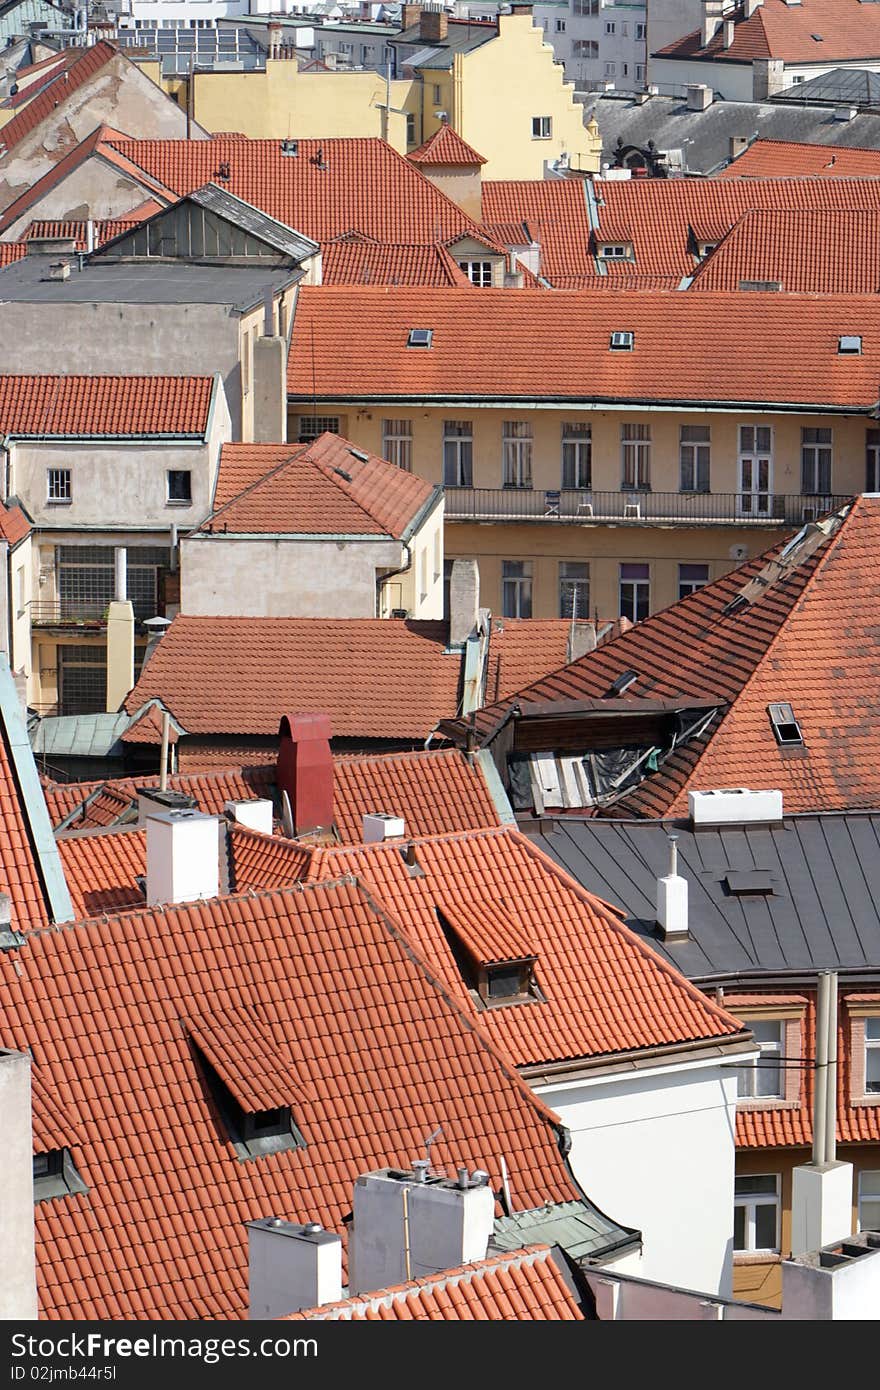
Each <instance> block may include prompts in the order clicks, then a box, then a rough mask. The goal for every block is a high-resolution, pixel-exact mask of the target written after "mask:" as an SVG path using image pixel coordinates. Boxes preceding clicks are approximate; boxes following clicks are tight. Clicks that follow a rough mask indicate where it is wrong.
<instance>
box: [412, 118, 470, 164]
mask: <svg viewBox="0 0 880 1390" xmlns="http://www.w3.org/2000/svg"><path fill="white" fill-rule="evenodd" d="M407 159H408V160H410V162H411V163H413V164H416V165H419V166H422V167H430V166H432V165H434V166H437V165H440V166H441V167H443V168H447V169H450V168H452V169H460V168H466V167H467V166H469V165H479V164H485V163H486V159H485V157H484V156H483V155H481V154H477V151H476V150H475V149H474V147H473V145H469V144H468V143H467V141H466V140H462V138H461V136H460V135H459V134H458V132H457V131H455V130H453V129H452V126H451V125H441V127H440V129H439V130H435V131H434V134H433V135H429V136H428V138H427V140H426V141H425V142H424V144H422V145H419V148H418V149H417V150H413V151H412V152H411V153H410V154H408V155H407Z"/></svg>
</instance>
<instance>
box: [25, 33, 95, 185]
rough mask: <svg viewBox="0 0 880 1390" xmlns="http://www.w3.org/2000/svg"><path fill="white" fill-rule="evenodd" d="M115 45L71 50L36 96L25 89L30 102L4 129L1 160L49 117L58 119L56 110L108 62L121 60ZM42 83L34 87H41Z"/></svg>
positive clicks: (27, 100)
mask: <svg viewBox="0 0 880 1390" xmlns="http://www.w3.org/2000/svg"><path fill="white" fill-rule="evenodd" d="M118 56H119V54H118V50H117V49H116V47H115V46H114V45H113V44H110V43H107V42H106V40H104V39H100V40H99V41H98V42H97V43H96V44H92V45H91V47H89V48H71V49H68V51H67V53H66V54H64V56H63V59H62V60H61V61H60V62H59V63H58V65H57V66H55V67H53V68H51V69H49V74H50V75H49V79H48V82H46V83H45V84H44V85H43V86H42V88H41V89H40V90H38V91H37V92H36V94H35V95H33V96H32V95H31V90H32V89H31V88H30V87H27V88H25V90H24V92H22V93H21V94H20V96H21V97H22V98H23V99H24V100H25V101H26V105H24V108H23V110H21V111H20V112H19V113H18V114H17V115H15V116H13V118H12V120H11V121H7V123H6V125H4V126H0V158H2V157H3V156H4V155H8V154H9V153H10V152H11V151H12V150H14V149H15V147H16V145H18V144H20V142H21V141H22V140H23V139H24V137H25V136H26V135H28V134H29V133H30V132H31V131H32V130H35V129H36V127H37V126H38V125H40V123H41V122H42V121H44V120H46V119H47V118H48V117H50V116H52V117H54V114H55V112H56V110H57V109H58V108H59V107H63V106H64V103H65V102H66V101H67V100H68V99H69V98H70V97H71V96H72V95H73V94H74V92H77V91H79V89H80V88H81V87H83V86H84V85H85V84H86V83H87V82H89V81H90V80H91V79H92V78H93V77H94V76H95V75H96V74H97V73H99V72H100V71H101V69H102V68H105V67H106V66H107V64H108V63H110V62H112V60H113V59H114V58H116V57H118ZM37 85H38V84H36V83H35V84H34V86H35V87H37Z"/></svg>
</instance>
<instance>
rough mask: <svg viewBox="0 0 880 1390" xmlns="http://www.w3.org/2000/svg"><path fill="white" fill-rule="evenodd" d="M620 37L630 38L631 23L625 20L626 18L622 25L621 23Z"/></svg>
mask: <svg viewBox="0 0 880 1390" xmlns="http://www.w3.org/2000/svg"><path fill="white" fill-rule="evenodd" d="M620 37H621V38H622V39H628V38H629V23H628V21H627V20H625V19H624V20H622V21H621V25H620Z"/></svg>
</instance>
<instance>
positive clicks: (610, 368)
mask: <svg viewBox="0 0 880 1390" xmlns="http://www.w3.org/2000/svg"><path fill="white" fill-rule="evenodd" d="M877 187H878V190H880V180H877ZM352 322H356V323H357V324H358V326H359V332H358V334H357V335H355V336H354V337H353V335H352V332H351V324H352ZM413 327H418V328H431V329H433V338H432V342H431V346H430V347H429V348H418V349H416V348H411V347H409V346H408V345H407V344H408V335H409V331H410V329H411V328H413ZM624 329H625V330H631V331H633V332H634V334H635V341H634V345H633V349H632V351H629V352H613V351H611V350H610V349H609V343H610V336H611V334H612V333H613V332H616V331H618V330H624ZM850 333H852V334H860V335H862V338H863V349H862V353H861V355H860V356H857V357H851V356H840V355H838V352H837V346H838V337H839V336H840V335H841V334H850ZM719 334H721V335H723V338H724V341H725V343H726V344H727V348H728V350H727V353H726V356H725V362H724V371H723V372H719V371H718V364H717V360H716V358H715V357H714V356H713V354H712V353H710V352H703V351H700V350H698V349H699V346H700V345H701V344H706V343H711V342H715V341H717V340H718V336H719ZM793 342H797V344H798V351H797V353H790V352H780V351H779V345H780V344H781V343H793ZM673 363H674V370H670V364H673ZM878 380H880V298H878V297H877V296H876V295H875V296H873V297H872V296H863V297H857V296H855V295H848V296H846V297H837V298H834V297H826V298H819V297H816V296H813V297H810V296H806V295H803V296H797V295H780V294H773V293H754V294H741V293H737V292H733V293H716V294H712V295H710V294H708V293H706V294H672V295H670V294H663V293H656V292H653V293H652V292H650V291H644V292H639V291H631V292H628V291H621V292H619V293H617V294H603V295H593V294H579V293H577V292H575V291H566V290H557V291H556V292H555V293H553V294H548V293H547V292H546V291H542V290H529V289H520V290H514V289H511V290H504V289H486V290H481V291H480V293H479V295H474V294H473V293H472V292H471V291H470V290H458V289H446V290H436V289H404V288H401V289H395V290H390V289H384V288H381V287H378V286H373V287H371V288H365V287H363V286H345V287H343V286H311V285H308V286H303V287H302V288H301V289H300V292H299V295H298V298H297V308H296V317H295V320H294V325H293V336H292V341H291V349H290V356H289V358H288V375H287V381H288V390H289V392H290V393H291V395H293V396H294V397H295V398H297V399H299V400H302V401H306V400H308V401H312V400H313V399H314V398H315V397H317V398H318V399H319V400H322V401H334V402H335V401H339V400H357V401H362V400H366V399H378V400H393V401H398V400H399V401H405V400H407V399H412V398H416V399H418V400H419V401H422V400H424V399H431V400H456V401H458V400H461V401H475V402H483V401H486V400H512V399H516V400H536V399H542V398H543V399H546V398H551V399H553V400H577V401H603V400H607V401H625V400H634V401H637V402H645V401H664V402H681V403H684V402H690V401H693V402H696V403H699V404H710V403H713V402H718V403H728V402H737V403H747V402H759V403H760V404H761V405H762V406H763V408H765V409H769V408H770V406H771V405H774V404H777V405H781V406H785V405H786V404H795V403H797V404H798V406H806V405H812V406H815V407H825V406H828V407H832V408H839V407H846V408H847V409H851V408H853V407H854V408H856V409H861V410H863V411H866V412H867V411H870V410H872V409H874V407H875V406H876V403H877V400H878V385H877V383H878Z"/></svg>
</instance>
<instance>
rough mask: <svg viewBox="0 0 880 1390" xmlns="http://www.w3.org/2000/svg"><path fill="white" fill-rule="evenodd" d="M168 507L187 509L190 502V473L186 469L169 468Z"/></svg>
mask: <svg viewBox="0 0 880 1390" xmlns="http://www.w3.org/2000/svg"><path fill="white" fill-rule="evenodd" d="M167 478H168V499H167V500H168V505H169V506H178V507H188V506H189V505H190V503H191V502H192V473H191V472H190V470H189V469H188V468H169V470H168V473H167Z"/></svg>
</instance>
